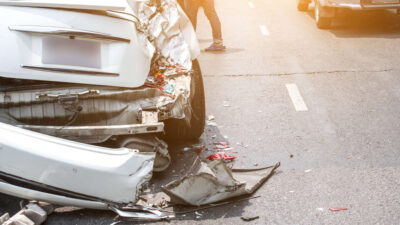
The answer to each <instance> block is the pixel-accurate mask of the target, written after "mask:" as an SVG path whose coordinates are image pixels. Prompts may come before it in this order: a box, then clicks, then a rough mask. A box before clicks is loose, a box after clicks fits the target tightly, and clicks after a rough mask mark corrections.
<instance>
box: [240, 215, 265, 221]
mask: <svg viewBox="0 0 400 225" xmlns="http://www.w3.org/2000/svg"><path fill="white" fill-rule="evenodd" d="M259 218H260V217H259V216H251V217H249V216H242V217H240V219H242V220H243V221H247V222H248V221H253V220H256V219H259Z"/></svg>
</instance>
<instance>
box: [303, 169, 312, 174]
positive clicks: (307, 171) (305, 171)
mask: <svg viewBox="0 0 400 225" xmlns="http://www.w3.org/2000/svg"><path fill="white" fill-rule="evenodd" d="M311 171H312V169H308V170H304V173H309V172H311Z"/></svg>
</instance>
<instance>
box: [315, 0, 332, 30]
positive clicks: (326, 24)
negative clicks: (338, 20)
mask: <svg viewBox="0 0 400 225" xmlns="http://www.w3.org/2000/svg"><path fill="white" fill-rule="evenodd" d="M324 10H326V9H325V8H324V7H322V6H321V5H320V3H319V1H318V0H316V1H315V8H314V16H315V23H316V24H317V27H318V28H320V29H328V28H330V27H331V24H332V18H330V17H323V16H321V14H322V13H323V12H324Z"/></svg>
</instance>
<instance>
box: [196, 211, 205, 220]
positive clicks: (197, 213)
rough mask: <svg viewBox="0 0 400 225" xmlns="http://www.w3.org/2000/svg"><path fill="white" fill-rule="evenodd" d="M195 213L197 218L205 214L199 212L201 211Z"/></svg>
mask: <svg viewBox="0 0 400 225" xmlns="http://www.w3.org/2000/svg"><path fill="white" fill-rule="evenodd" d="M194 214H195V215H196V219H200V218H201V217H202V216H203V214H201V213H199V212H197V211H196V212H194Z"/></svg>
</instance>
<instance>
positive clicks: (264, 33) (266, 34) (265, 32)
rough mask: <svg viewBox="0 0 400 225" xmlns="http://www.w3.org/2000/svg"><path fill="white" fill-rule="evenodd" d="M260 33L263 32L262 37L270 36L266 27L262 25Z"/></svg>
mask: <svg viewBox="0 0 400 225" xmlns="http://www.w3.org/2000/svg"><path fill="white" fill-rule="evenodd" d="M260 31H261V33H262V35H264V36H269V31H268V29H267V27H266V26H264V25H260Z"/></svg>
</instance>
